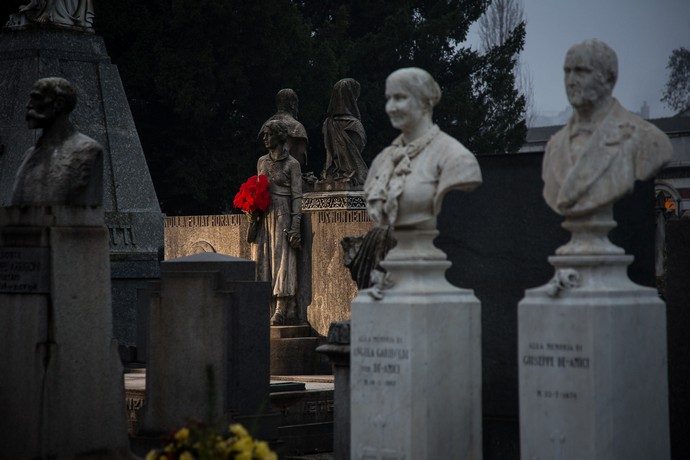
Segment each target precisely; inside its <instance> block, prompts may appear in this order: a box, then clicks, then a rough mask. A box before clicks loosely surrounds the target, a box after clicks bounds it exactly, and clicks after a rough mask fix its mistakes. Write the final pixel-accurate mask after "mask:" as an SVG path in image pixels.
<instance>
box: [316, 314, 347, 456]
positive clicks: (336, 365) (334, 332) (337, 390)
mask: <svg viewBox="0 0 690 460" xmlns="http://www.w3.org/2000/svg"><path fill="white" fill-rule="evenodd" d="M316 351H318V352H319V353H323V354H325V355H326V356H328V359H329V360H330V361H331V364H332V365H333V412H334V413H333V459H334V460H349V458H350V322H349V321H340V322H336V323H332V324H331V327H330V329H329V330H328V341H327V343H325V344H323V345H321V346H319V348H317V349H316Z"/></svg>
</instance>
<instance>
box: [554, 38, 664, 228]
mask: <svg viewBox="0 0 690 460" xmlns="http://www.w3.org/2000/svg"><path fill="white" fill-rule="evenodd" d="M564 72H565V89H566V93H567V96H568V101H569V102H570V104H571V105H572V106H573V109H574V112H573V115H572V117H571V118H570V120H569V121H568V123H567V124H566V125H565V126H564V127H563V128H562V129H561V130H560V131H558V132H557V133H556V134H554V135H553V137H552V138H551V139H550V140H549V142H548V144H547V145H546V152H545V154H544V163H543V168H542V178H543V180H544V199H545V200H546V202H547V204H548V205H549V206H550V207H551V208H552V209H553V210H554V211H556V212H557V213H558V214H561V215H563V216H567V217H584V216H588V215H591V214H594V213H596V211H597V210H599V209H601V208H603V207H604V206H606V205H611V204H613V203H614V202H616V201H618V200H619V199H620V198H621V197H623V196H624V195H626V194H628V193H630V192H631V191H632V190H633V187H634V184H635V181H636V180H647V179H650V178H652V177H653V176H654V175H655V174H656V173H657V172H658V171H659V170H660V169H661V168H662V167H663V165H664V164H665V163H667V162H668V161H669V160H670V158H671V155H672V153H673V147H672V146H671V143H670V141H669V139H668V137H667V136H666V135H665V134H664V133H663V132H661V131H660V130H659V129H658V128H656V127H655V126H654V125H652V124H651V123H649V122H647V121H645V120H643V119H641V118H640V117H638V116H637V115H635V114H632V113H630V112H628V111H627V110H625V109H624V108H623V107H622V106H621V105H620V103H619V102H618V101H617V100H616V99H615V98H614V97H613V96H612V95H611V93H612V91H613V87H614V85H615V83H616V79H617V77H618V59H617V57H616V53H615V52H614V51H613V50H612V49H611V48H610V47H609V46H608V45H606V44H605V43H603V42H601V41H599V40H596V39H593V40H587V41H584V42H582V43H579V44H577V45H574V46H572V47H571V48H570V49H569V50H568V52H567V54H566V57H565V65H564Z"/></svg>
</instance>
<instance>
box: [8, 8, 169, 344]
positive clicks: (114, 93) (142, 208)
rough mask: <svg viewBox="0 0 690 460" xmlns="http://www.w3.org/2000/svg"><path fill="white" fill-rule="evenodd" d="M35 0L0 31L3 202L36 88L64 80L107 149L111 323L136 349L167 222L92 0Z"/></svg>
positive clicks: (83, 124)
mask: <svg viewBox="0 0 690 460" xmlns="http://www.w3.org/2000/svg"><path fill="white" fill-rule="evenodd" d="M33 3H35V6H32V7H31V8H30V9H27V10H25V11H23V12H21V13H18V14H15V15H12V17H11V18H10V21H9V22H8V23H7V25H6V26H5V28H4V29H3V30H2V33H1V34H0V81H1V82H2V84H1V85H0V140H1V142H2V143H3V144H4V153H3V154H2V155H0V205H7V204H8V203H9V201H10V195H11V191H12V184H13V181H14V175H15V173H16V172H17V169H18V168H19V165H20V163H21V160H22V155H23V153H24V150H25V149H26V146H27V145H32V144H33V143H34V141H35V140H36V139H35V134H34V133H32V132H30V131H28V130H27V129H26V126H25V122H24V109H25V106H26V95H28V94H29V90H30V88H31V85H32V84H33V83H34V81H36V80H38V79H39V78H43V77H52V76H59V77H63V78H66V79H67V80H69V81H70V82H71V83H72V84H73V85H74V87H75V88H76V91H77V95H78V97H79V100H80V101H81V102H80V104H79V105H78V106H77V107H76V109H75V111H74V112H73V114H72V119H73V121H74V123H75V124H76V125H77V126H78V128H79V130H80V131H82V132H84V133H85V134H87V135H88V136H90V137H92V138H93V139H95V140H96V141H98V143H99V144H100V145H102V146H103V210H104V212H105V223H106V226H107V228H108V232H109V235H108V241H109V252H110V258H111V264H110V267H111V280H112V298H113V326H114V329H115V335H116V337H117V339H118V341H119V342H120V344H122V345H125V346H132V345H135V343H136V309H135V306H136V291H137V288H139V287H143V286H145V285H146V283H147V281H148V280H151V279H154V278H157V277H158V276H159V265H158V251H159V248H160V247H162V245H163V223H162V215H161V210H160V206H159V204H158V199H157V197H156V192H155V190H154V188H153V183H152V181H151V176H150V174H149V170H148V167H147V164H146V160H145V158H144V153H143V150H142V147H141V144H140V142H139V136H138V134H137V131H136V127H135V125H134V120H133V119H132V114H131V112H130V109H129V104H128V102H127V98H126V96H125V92H124V89H123V86H122V81H121V80H120V75H119V73H118V70H117V67H116V66H115V65H113V64H112V63H111V62H110V58H109V57H108V53H107V52H106V48H105V44H104V42H103V39H102V38H101V37H100V36H98V35H97V34H95V33H94V30H93V28H92V24H93V19H94V18H93V11H92V8H91V4H92V2H91V1H76V0H73V1H67V2H65V1H64V0H59V1H55V2H32V4H33ZM63 3H64V5H62V4H63ZM27 6H28V5H27ZM42 8H53V10H54V11H53V10H51V11H47V10H45V9H42ZM70 8H74V11H71V10H70ZM65 12H68V13H69V14H68V15H65V14H62V13H65ZM44 14H45V17H44V18H41V17H42V16H43V15H44ZM39 18H40V19H41V21H42V22H41V23H40V24H39V23H38V21H39ZM0 150H2V149H0Z"/></svg>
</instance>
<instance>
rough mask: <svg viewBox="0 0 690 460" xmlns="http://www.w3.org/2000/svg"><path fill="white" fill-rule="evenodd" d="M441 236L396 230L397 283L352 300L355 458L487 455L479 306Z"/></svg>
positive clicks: (392, 256) (392, 257)
mask: <svg viewBox="0 0 690 460" xmlns="http://www.w3.org/2000/svg"><path fill="white" fill-rule="evenodd" d="M437 234H438V232H437V231H435V230H434V231H408V232H404V231H397V230H396V231H395V232H394V236H395V238H396V239H397V241H398V244H397V246H396V247H395V248H394V249H393V250H391V252H390V253H389V254H388V256H387V257H386V260H385V261H384V262H382V265H383V266H384V268H386V270H387V271H388V274H389V276H390V282H391V283H393V286H392V287H391V288H389V289H384V290H383V291H382V293H383V298H382V299H381V300H374V298H373V296H371V295H370V294H374V292H373V291H372V290H364V291H361V292H360V293H359V295H358V296H357V298H356V299H355V301H354V302H353V303H352V320H351V345H350V353H351V377H350V385H351V388H352V393H351V440H352V451H351V455H352V458H357V459H390V460H403V459H436V458H439V459H440V458H462V459H466V460H477V459H481V458H482V411H481V384H482V379H481V307H480V304H479V301H478V300H477V298H476V297H475V296H474V294H473V292H472V291H470V290H466V289H458V288H456V287H454V286H452V285H451V284H450V283H448V282H447V281H446V279H445V276H444V272H445V271H446V269H447V268H448V267H450V262H448V261H446V260H444V259H445V255H444V254H443V253H442V252H441V251H440V250H438V249H436V248H435V247H434V246H433V243H432V240H433V238H434V236H436V235H437ZM411 256H412V257H411Z"/></svg>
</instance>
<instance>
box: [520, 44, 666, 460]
mask: <svg viewBox="0 0 690 460" xmlns="http://www.w3.org/2000/svg"><path fill="white" fill-rule="evenodd" d="M564 70H565V83H566V92H567V94H568V99H569V100H570V103H571V104H572V105H573V108H574V109H575V111H574V114H573V117H572V119H571V120H570V122H569V124H568V125H567V126H566V127H565V128H564V129H563V130H561V131H559V132H558V133H557V134H556V135H555V136H554V137H552V138H551V140H550V141H549V144H548V145H547V148H546V153H545V156H544V167H543V177H544V183H545V185H544V198H545V200H546V202H547V203H548V204H549V206H550V207H551V208H552V209H553V210H554V211H556V212H558V213H559V214H561V215H564V216H566V220H565V222H564V223H563V227H564V228H565V229H566V230H569V231H570V233H571V239H570V241H569V242H568V243H567V244H566V245H564V246H561V247H560V248H558V249H557V250H556V254H557V255H556V256H553V257H550V258H549V262H551V264H552V265H553V266H554V268H555V269H556V271H555V274H554V277H553V278H552V280H551V281H550V282H549V283H548V284H546V285H544V286H541V287H539V288H535V289H530V290H528V291H527V292H526V294H525V298H524V299H523V300H522V301H521V302H520V304H519V306H518V368H519V382H520V450H521V457H522V458H561V459H573V460H574V459H580V458H591V459H647V458H655V459H656V458H658V459H667V458H669V456H670V444H669V443H670V440H669V425H668V388H667V365H666V356H667V354H666V309H665V305H664V303H663V302H662V301H661V300H659V298H658V295H657V292H656V289H652V288H647V287H642V286H638V285H636V284H634V283H633V282H631V281H630V280H629V279H628V276H627V273H626V271H627V266H628V265H629V264H630V263H631V262H632V261H633V257H632V256H627V255H625V252H624V250H623V249H622V248H619V247H617V246H615V245H613V244H612V243H611V242H610V241H609V239H608V233H609V230H611V229H612V228H613V227H615V226H616V222H615V221H614V220H613V219H612V216H613V203H614V202H615V201H617V200H618V199H620V198H621V197H622V196H623V195H625V194H627V193H629V192H631V191H632V189H633V186H634V182H635V180H636V179H640V180H646V179H649V178H650V177H652V176H653V175H654V174H655V173H656V172H657V171H658V170H659V169H660V168H661V167H662V166H663V164H664V163H665V162H667V161H668V160H669V159H670V155H671V151H672V150H671V145H670V142H669V141H668V139H667V138H666V137H665V135H664V134H663V133H661V132H660V131H658V130H657V129H656V128H654V127H653V126H651V125H650V124H649V123H647V122H645V121H642V120H640V119H639V118H638V117H636V116H634V115H632V114H630V113H628V112H627V111H625V109H623V108H622V107H620V105H619V104H618V103H617V102H616V101H615V99H613V98H612V97H611V91H612V89H613V86H614V84H615V81H616V78H617V73H618V69H617V59H616V55H615V53H614V52H613V50H611V49H610V48H609V47H608V46H607V45H605V44H604V43H602V42H600V41H598V40H588V41H586V42H583V43H581V44H578V45H575V46H573V47H572V48H571V49H570V50H569V51H568V54H567V55H566V60H565V66H564Z"/></svg>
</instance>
